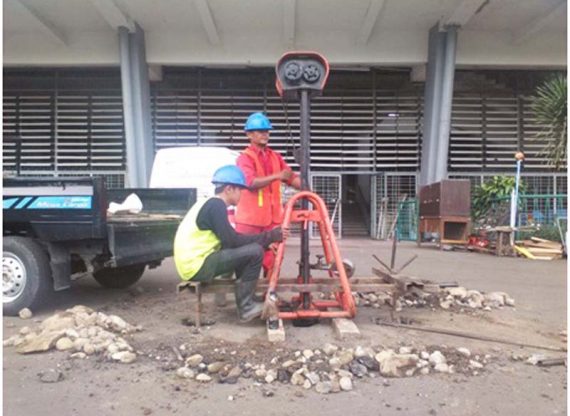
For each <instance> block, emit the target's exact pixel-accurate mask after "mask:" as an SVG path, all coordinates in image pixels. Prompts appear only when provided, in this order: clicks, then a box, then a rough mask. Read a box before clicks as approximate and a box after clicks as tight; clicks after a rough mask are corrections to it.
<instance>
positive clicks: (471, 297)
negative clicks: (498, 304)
mask: <svg viewBox="0 0 570 416" xmlns="http://www.w3.org/2000/svg"><path fill="white" fill-rule="evenodd" d="M467 299H468V301H467V305H468V306H469V307H470V308H472V309H480V308H482V307H483V301H484V300H485V297H484V296H483V295H482V294H481V293H480V292H478V291H476V290H469V291H467Z"/></svg>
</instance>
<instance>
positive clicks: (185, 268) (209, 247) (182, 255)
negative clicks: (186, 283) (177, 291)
mask: <svg viewBox="0 0 570 416" xmlns="http://www.w3.org/2000/svg"><path fill="white" fill-rule="evenodd" d="M208 200H209V198H208V199H204V200H201V201H198V202H196V203H195V204H194V206H193V207H192V208H190V211H188V213H187V214H186V216H185V217H184V219H183V220H182V222H181V223H180V225H179V226H178V230H177V231H176V237H175V238H174V263H175V264H176V270H177V271H178V275H179V276H180V278H181V279H182V280H190V279H192V278H193V277H194V276H195V275H196V273H198V271H199V270H200V268H201V267H202V265H203V264H204V261H205V260H206V257H208V256H209V255H210V254H212V253H214V252H215V251H218V250H219V249H220V248H221V246H222V243H221V241H220V239H219V238H218V237H217V236H216V234H214V232H213V231H211V230H200V229H199V228H198V224H197V223H196V220H197V218H198V213H199V212H200V210H201V209H202V207H203V206H204V204H205V203H206V202H207V201H208Z"/></svg>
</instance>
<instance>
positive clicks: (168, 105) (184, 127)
mask: <svg viewBox="0 0 570 416" xmlns="http://www.w3.org/2000/svg"><path fill="white" fill-rule="evenodd" d="M151 109H152V113H153V114H152V120H153V129H154V140H155V146H156V148H157V149H162V148H166V147H174V146H197V145H198V94H197V92H195V91H194V92H190V91H179V92H176V91H161V90H158V91H156V92H155V94H153V97H152V106H151Z"/></svg>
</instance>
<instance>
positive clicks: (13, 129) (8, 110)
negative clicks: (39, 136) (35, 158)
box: [2, 93, 19, 172]
mask: <svg viewBox="0 0 570 416" xmlns="http://www.w3.org/2000/svg"><path fill="white" fill-rule="evenodd" d="M18 131H19V122H18V98H17V97H16V96H14V95H8V94H6V93H4V97H3V112H2V139H3V140H2V167H3V169H4V171H9V172H13V171H16V170H17V161H16V146H17V137H18Z"/></svg>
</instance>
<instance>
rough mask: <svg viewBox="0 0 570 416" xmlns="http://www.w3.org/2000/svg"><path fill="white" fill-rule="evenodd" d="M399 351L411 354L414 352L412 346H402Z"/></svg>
mask: <svg viewBox="0 0 570 416" xmlns="http://www.w3.org/2000/svg"><path fill="white" fill-rule="evenodd" d="M398 353H400V354H411V353H412V348H410V347H400V349H399V350H398Z"/></svg>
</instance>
